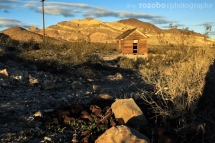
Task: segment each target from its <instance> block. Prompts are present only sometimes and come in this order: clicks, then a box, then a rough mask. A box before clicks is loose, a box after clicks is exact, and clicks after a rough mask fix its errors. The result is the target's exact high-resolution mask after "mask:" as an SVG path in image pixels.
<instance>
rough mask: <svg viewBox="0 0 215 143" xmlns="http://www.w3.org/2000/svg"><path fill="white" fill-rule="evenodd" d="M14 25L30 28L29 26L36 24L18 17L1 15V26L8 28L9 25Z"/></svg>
mask: <svg viewBox="0 0 215 143" xmlns="http://www.w3.org/2000/svg"><path fill="white" fill-rule="evenodd" d="M13 26H19V27H24V28H29V27H31V26H35V25H34V24H26V23H22V22H21V21H19V20H16V19H11V18H4V17H0V28H5V27H7V28H8V27H13Z"/></svg>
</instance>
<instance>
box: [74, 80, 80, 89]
mask: <svg viewBox="0 0 215 143" xmlns="http://www.w3.org/2000/svg"><path fill="white" fill-rule="evenodd" d="M82 86H83V85H82V83H81V82H80V81H74V82H73V83H72V88H73V89H80V88H82Z"/></svg>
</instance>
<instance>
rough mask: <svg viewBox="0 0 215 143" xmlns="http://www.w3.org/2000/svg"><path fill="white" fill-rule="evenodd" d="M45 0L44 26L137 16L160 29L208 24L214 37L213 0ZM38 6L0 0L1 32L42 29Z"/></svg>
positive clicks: (28, 0) (37, 1)
mask: <svg viewBox="0 0 215 143" xmlns="http://www.w3.org/2000/svg"><path fill="white" fill-rule="evenodd" d="M44 3H45V26H46V27H48V26H50V25H55V24H57V23H58V22H60V21H71V20H73V19H83V18H85V17H93V18H96V19H100V20H102V21H104V22H109V21H118V20H121V19H127V18H137V19H139V20H141V21H144V22H150V23H152V24H155V25H156V26H158V27H159V28H162V29H165V28H168V25H169V24H170V23H173V24H178V25H179V26H180V27H179V28H185V27H189V29H190V30H194V31H196V32H199V33H204V27H205V26H206V25H211V26H212V32H211V33H210V36H211V37H212V38H215V0H205V1H196V0H181V1H179V0H175V1H172V0H162V1H154V0H152V1H149V0H124V1H116V0H88V1H86V0H76V1H73V0H61V1H59V0H45V2H44ZM41 5H42V4H41V0H0V31H1V30H3V29H6V28H9V27H12V26H21V27H24V28H28V27H30V26H36V27H38V28H42V14H41Z"/></svg>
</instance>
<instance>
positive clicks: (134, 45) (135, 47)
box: [133, 40, 138, 54]
mask: <svg viewBox="0 0 215 143" xmlns="http://www.w3.org/2000/svg"><path fill="white" fill-rule="evenodd" d="M137 43H138V40H133V54H137Z"/></svg>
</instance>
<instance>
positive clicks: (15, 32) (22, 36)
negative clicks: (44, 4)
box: [1, 26, 42, 42]
mask: <svg viewBox="0 0 215 143" xmlns="http://www.w3.org/2000/svg"><path fill="white" fill-rule="evenodd" d="M1 32H2V33H3V34H5V35H8V36H10V37H11V38H12V39H15V40H19V41H29V40H32V39H33V40H34V41H38V42H41V41H42V36H41V35H39V34H37V33H34V32H31V31H28V30H26V29H24V28H22V27H18V26H15V27H11V28H8V29H6V30H3V31H1Z"/></svg>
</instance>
